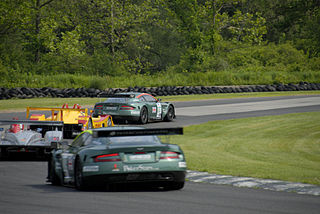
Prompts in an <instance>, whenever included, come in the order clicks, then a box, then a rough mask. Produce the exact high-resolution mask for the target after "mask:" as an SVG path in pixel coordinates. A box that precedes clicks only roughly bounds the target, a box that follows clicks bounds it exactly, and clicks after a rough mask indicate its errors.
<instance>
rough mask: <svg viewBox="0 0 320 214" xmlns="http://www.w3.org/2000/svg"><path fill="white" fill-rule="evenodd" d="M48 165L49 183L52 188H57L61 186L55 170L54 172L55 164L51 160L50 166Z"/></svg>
mask: <svg viewBox="0 0 320 214" xmlns="http://www.w3.org/2000/svg"><path fill="white" fill-rule="evenodd" d="M50 165H51V166H50V175H49V177H50V182H51V184H52V185H54V186H59V185H61V181H60V178H59V176H58V175H57V173H56V170H55V168H56V166H55V163H54V160H53V159H51V164H50Z"/></svg>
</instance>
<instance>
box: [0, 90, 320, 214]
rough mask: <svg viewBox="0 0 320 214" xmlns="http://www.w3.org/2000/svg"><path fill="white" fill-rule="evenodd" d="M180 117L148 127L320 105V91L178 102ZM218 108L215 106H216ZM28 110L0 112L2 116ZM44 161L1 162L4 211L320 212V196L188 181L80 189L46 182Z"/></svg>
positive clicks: (303, 109) (304, 109)
mask: <svg viewBox="0 0 320 214" xmlns="http://www.w3.org/2000/svg"><path fill="white" fill-rule="evenodd" d="M175 105H176V108H177V109H176V111H177V119H176V120H175V121H174V122H171V123H163V122H159V123H158V122H157V123H150V124H148V125H147V126H148V127H163V126H166V127H168V126H172V127H173V126H186V125H191V124H199V123H203V122H206V121H211V120H223V119H231V118H243V117H256V116H264V115H279V114H285V113H296V112H310V111H320V96H295V97H277V98H250V99H248V98H243V99H230V100H208V101H197V102H177V103H175ZM213 109H214V110H213ZM13 116H19V117H20V118H24V116H25V113H1V114H0V119H10V118H12V117H13ZM46 170H47V169H46V163H44V162H25V161H24V162H21V161H20V162H19V161H2V162H0V213H8V214H9V213H13V214H17V213H30V214H31V213H32V214H35V213H117V214H121V213H139V214H140V213H141V214H144V213H155V214H157V213H161V214H162V213H169V214H170V213H175V214H177V213H184V214H185V213H240V214H241V213H246V214H250V213H268V214H269V213H319V210H320V197H319V196H310V195H300V194H296V193H287V192H276V191H269V190H262V189H249V188H239V187H233V186H228V185H215V184H205V183H193V182H187V184H186V186H185V188H183V189H182V190H181V191H161V190H154V189H145V188H142V189H137V188H127V189H123V190H121V191H111V192H108V191H97V190H90V191H87V192H80V191H77V190H75V189H73V188H69V187H56V186H52V185H50V184H47V183H46V182H45V177H46Z"/></svg>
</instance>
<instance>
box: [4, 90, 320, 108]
mask: <svg viewBox="0 0 320 214" xmlns="http://www.w3.org/2000/svg"><path fill="white" fill-rule="evenodd" d="M315 94H320V91H286V92H252V93H226V94H204V95H181V96H165V97H159V98H161V99H162V100H163V101H169V102H175V101H192V100H207V99H231V98H245V97H270V96H296V95H315ZM104 99H105V98H33V99H10V100H0V111H4V110H6V111H7V110H10V111H14V110H25V109H26V107H27V106H33V107H59V106H62V105H63V104H64V103H68V104H69V106H71V105H73V104H79V105H81V106H85V107H88V106H90V107H93V105H94V104H95V103H97V102H99V101H101V100H104Z"/></svg>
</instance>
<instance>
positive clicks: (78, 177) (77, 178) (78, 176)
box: [74, 158, 87, 190]
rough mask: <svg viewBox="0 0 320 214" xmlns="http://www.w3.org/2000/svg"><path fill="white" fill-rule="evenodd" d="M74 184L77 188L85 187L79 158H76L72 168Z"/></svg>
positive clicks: (82, 188) (83, 188)
mask: <svg viewBox="0 0 320 214" xmlns="http://www.w3.org/2000/svg"><path fill="white" fill-rule="evenodd" d="M74 171H75V172H74V184H75V187H76V189H77V190H85V189H86V188H87V186H86V184H85V182H84V179H83V173H82V164H81V161H80V159H79V158H77V159H76V165H75V170H74Z"/></svg>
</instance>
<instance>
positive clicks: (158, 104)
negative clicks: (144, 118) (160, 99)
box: [156, 103, 162, 119]
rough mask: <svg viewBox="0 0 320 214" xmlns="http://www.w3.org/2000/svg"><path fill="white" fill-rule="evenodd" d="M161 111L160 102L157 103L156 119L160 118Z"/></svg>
mask: <svg viewBox="0 0 320 214" xmlns="http://www.w3.org/2000/svg"><path fill="white" fill-rule="evenodd" d="M161 112H162V109H161V103H157V116H156V117H157V119H161Z"/></svg>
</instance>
